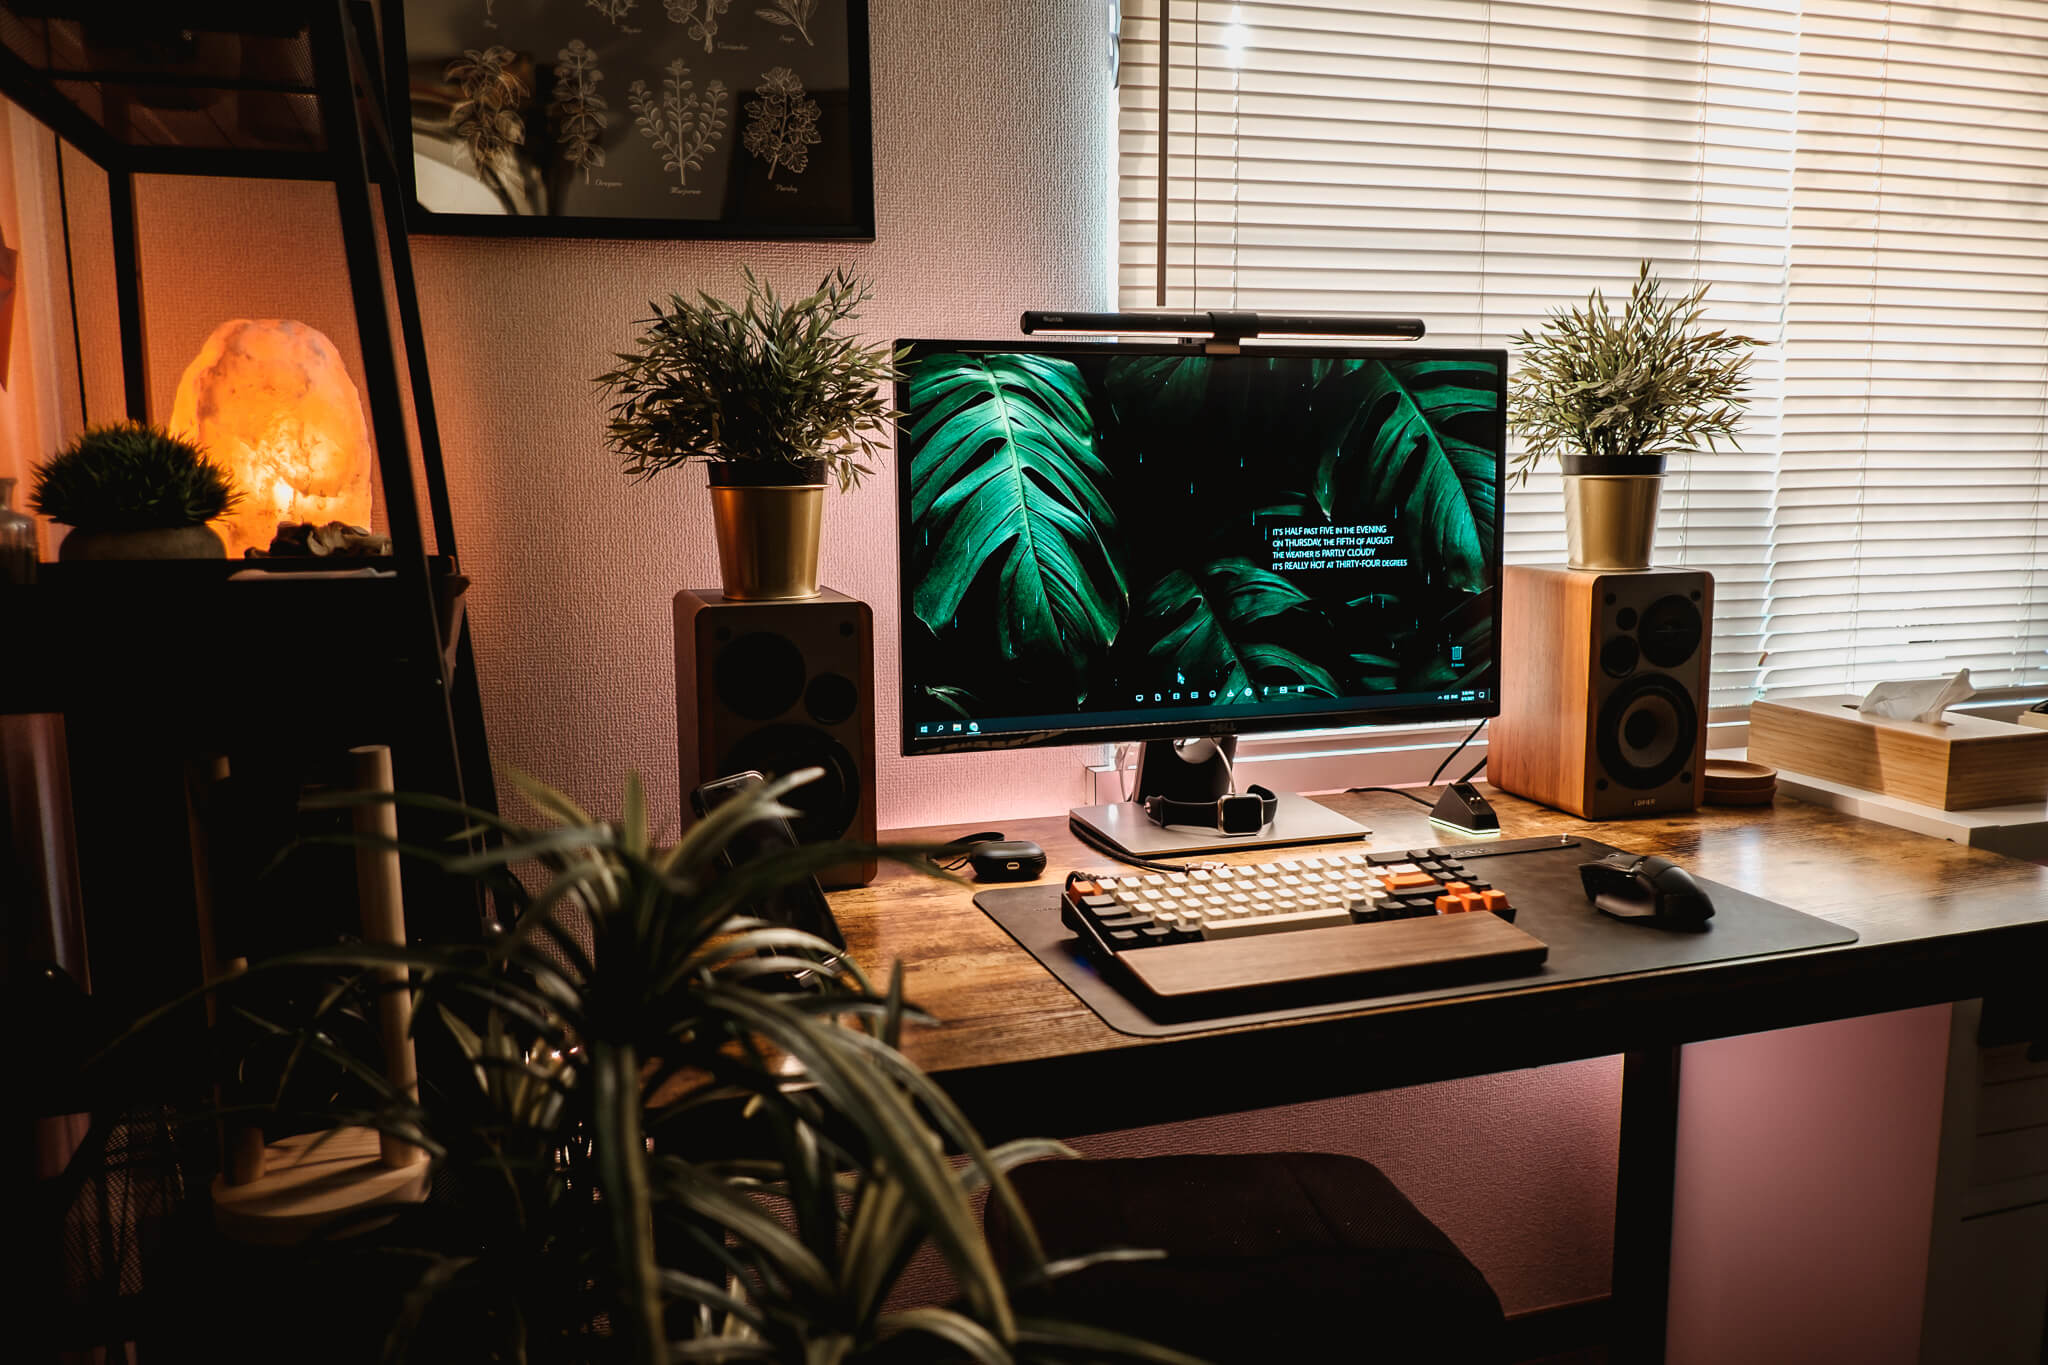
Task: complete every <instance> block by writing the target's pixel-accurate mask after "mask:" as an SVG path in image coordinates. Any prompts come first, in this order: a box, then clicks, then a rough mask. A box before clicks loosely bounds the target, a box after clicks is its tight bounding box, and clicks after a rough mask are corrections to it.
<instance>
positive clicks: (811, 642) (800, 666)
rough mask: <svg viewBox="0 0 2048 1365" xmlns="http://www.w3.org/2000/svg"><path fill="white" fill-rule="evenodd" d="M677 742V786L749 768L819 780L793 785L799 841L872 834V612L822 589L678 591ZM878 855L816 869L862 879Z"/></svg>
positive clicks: (833, 882)
mask: <svg viewBox="0 0 2048 1365" xmlns="http://www.w3.org/2000/svg"><path fill="white" fill-rule="evenodd" d="M675 617H676V748H677V751H678V754H677V757H678V760H679V763H680V767H681V772H682V785H683V791H684V793H685V794H687V793H688V792H689V791H690V790H691V789H692V788H694V787H696V786H698V785H699V784H701V783H704V782H708V781H710V780H711V779H712V778H715V777H727V776H730V775H731V774H733V773H736V772H744V771H746V770H747V769H749V768H753V769H757V770H759V771H760V772H763V773H766V774H767V775H768V776H770V777H780V776H782V775H783V774H784V773H790V772H794V771H796V770H797V769H799V768H823V769H824V770H825V775H824V776H823V777H821V778H819V779H818V780H816V781H814V782H810V783H807V784H806V785H804V786H801V787H798V788H797V789H796V790H795V791H793V792H791V793H790V794H789V795H788V797H787V798H785V799H786V800H787V801H788V803H789V804H790V805H791V806H793V807H795V808H796V809H797V810H798V811H799V812H801V813H800V815H799V816H798V818H797V819H796V820H794V821H792V824H793V825H794V826H795V829H796V837H797V838H798V840H800V841H801V842H803V843H807V844H808V843H821V842H824V841H825V840H828V839H851V840H858V841H861V842H865V843H873V842H874V840H875V617H874V613H873V612H872V611H870V610H869V609H868V605H867V603H865V602H857V601H855V600H854V599H853V598H851V597H848V596H846V595H845V594H843V593H836V592H833V591H832V590H831V589H830V588H827V589H825V590H824V591H823V592H821V593H820V594H819V595H818V596H816V597H806V598H799V599H796V600H793V601H782V602H736V601H732V600H730V599H728V598H726V597H725V596H723V595H722V594H720V593H717V592H713V591H710V590H708V589H691V588H685V589H683V590H682V591H681V592H679V593H677V594H676V596H675ZM874 879H875V860H874V859H873V858H869V859H866V860H864V861H862V862H859V863H853V864H846V865H841V866H838V867H833V868H830V869H828V870H827V871H825V872H821V873H819V874H818V880H819V881H820V882H821V883H823V884H824V885H826V886H864V885H866V884H867V883H869V882H871V881H873V880H874Z"/></svg>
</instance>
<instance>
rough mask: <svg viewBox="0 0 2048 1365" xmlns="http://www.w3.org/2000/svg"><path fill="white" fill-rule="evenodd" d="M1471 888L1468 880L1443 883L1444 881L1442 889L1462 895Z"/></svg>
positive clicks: (1455, 894)
mask: <svg viewBox="0 0 2048 1365" xmlns="http://www.w3.org/2000/svg"><path fill="white" fill-rule="evenodd" d="M1471 889H1472V885H1471V883H1470V882H1445V883H1444V890H1446V891H1448V892H1450V893H1451V894H1452V895H1453V896H1462V895H1464V894H1465V893H1466V892H1467V891H1470V890H1471Z"/></svg>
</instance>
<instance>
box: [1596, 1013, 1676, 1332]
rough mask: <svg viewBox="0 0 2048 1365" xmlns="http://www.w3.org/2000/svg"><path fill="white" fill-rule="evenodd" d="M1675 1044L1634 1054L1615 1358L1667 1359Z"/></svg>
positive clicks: (1617, 1224)
mask: <svg viewBox="0 0 2048 1365" xmlns="http://www.w3.org/2000/svg"><path fill="white" fill-rule="evenodd" d="M1678 1056H1679V1049H1678V1047H1677V1046H1676V1045H1673V1046H1671V1047H1653V1048H1645V1049H1643V1050H1641V1051H1638V1052H1631V1053H1629V1054H1627V1057H1626V1059H1625V1060H1624V1062H1623V1065H1622V1073H1621V1159H1620V1169H1619V1171H1618V1172H1617V1175H1616V1179H1615V1186H1616V1188H1615V1194H1614V1281H1613V1293H1614V1300H1613V1302H1614V1316H1613V1340H1612V1343H1611V1350H1612V1355H1611V1358H1612V1360H1613V1362H1614V1365H1661V1362H1662V1361H1663V1359H1664V1326H1665V1313H1666V1310H1667V1308H1668V1307H1669V1303H1670V1297H1671V1193H1672V1186H1673V1183H1674V1181H1675V1179H1676V1176H1677V1160H1678Z"/></svg>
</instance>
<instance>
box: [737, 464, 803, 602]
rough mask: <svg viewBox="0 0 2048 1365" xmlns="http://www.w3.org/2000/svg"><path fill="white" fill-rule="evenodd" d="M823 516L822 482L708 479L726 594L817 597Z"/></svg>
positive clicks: (745, 598)
mask: <svg viewBox="0 0 2048 1365" xmlns="http://www.w3.org/2000/svg"><path fill="white" fill-rule="evenodd" d="M824 517H825V485H824V484H822V483H804V484H755V485H734V484H727V485H720V484H713V485H712V486H711V520H712V526H713V528H714V529H715V531H716V533H717V536H718V572H719V576H720V577H721V578H722V579H724V580H725V595H726V596H727V597H729V598H732V599H733V600H734V601H739V602H778V601H787V600H789V599H791V598H798V597H816V596H817V595H818V528H819V526H820V525H821V524H822V523H823V521H824Z"/></svg>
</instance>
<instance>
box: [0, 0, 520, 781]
mask: <svg viewBox="0 0 2048 1365" xmlns="http://www.w3.org/2000/svg"><path fill="white" fill-rule="evenodd" d="M229 21H247V22H248V23H249V25H250V27H249V29H248V31H247V35H246V36H247V37H248V40H249V42H250V44H251V50H261V51H263V52H265V53H266V54H267V56H268V58H269V59H270V60H271V64H272V68H273V69H283V68H291V69H295V70H304V69H307V68H308V67H309V68H310V71H311V76H312V80H311V83H310V84H303V83H300V82H299V81H297V80H295V79H285V78H274V77H273V76H267V75H258V76H247V75H236V74H229V73H224V72H217V71H212V70H205V69H184V70H181V69H180V68H179V65H178V63H177V62H176V61H175V60H160V56H161V54H160V53H157V52H150V53H148V54H146V55H143V56H138V55H137V54H136V53H135V52H133V51H130V52H126V53H119V54H118V56H117V58H116V62H117V64H115V65H110V66H108V67H107V68H106V69H97V68H95V67H94V66H92V65H91V64H90V63H88V64H86V65H85V66H80V64H79V63H78V61H77V60H75V58H77V57H79V56H81V55H85V54H88V53H89V52H90V51H91V50H93V45H92V44H91V43H90V42H88V38H89V37H91V38H99V39H104V38H106V37H107V36H108V35H109V34H125V35H131V36H135V37H138V38H139V37H148V36H151V35H171V36H172V38H173V39H175V38H178V37H183V38H188V39H189V38H191V36H192V34H193V33H194V32H195V31H200V30H206V29H207V28H208V24H209V22H229ZM124 22H127V23H129V24H130V26H129V27H125V28H124V27H120V25H121V24H122V23H124ZM93 23H97V24H99V25H100V26H101V27H99V28H97V29H89V28H88V27H87V26H88V25H89V24H93ZM67 26H68V27H67ZM264 44H269V45H271V46H268V47H263V46H262V45H264ZM175 45H176V44H175V42H173V43H172V46H173V47H175ZM109 46H110V45H109V44H107V43H104V42H102V43H100V44H99V48H100V50H106V49H107V48H108V47H109ZM111 46H113V47H114V48H116V49H117V50H118V47H119V44H113V45H111ZM381 51H382V47H381V43H380V42H379V38H378V33H377V18H376V15H375V14H374V13H373V11H372V9H371V7H370V5H368V4H367V3H363V2H362V0H305V3H302V4H296V5H295V4H292V3H289V0H274V3H265V4H262V5H251V4H248V3H240V4H237V3H235V0H157V3H154V4H150V5H147V6H141V5H136V4H133V3H128V4H122V3H118V0H68V2H67V0H27V3H20V2H19V0H0V94H5V95H6V96H7V97H8V98H9V99H11V100H13V101H14V102H15V103H16V104H17V105H19V106H20V107H21V108H23V109H24V110H26V111H27V112H28V113H30V114H31V115H33V116H34V117H35V118H37V119H38V120H39V121H41V122H42V123H43V124H45V125H46V126H47V127H49V128H50V129H51V130H52V131H53V132H54V133H55V134H56V135H57V136H58V137H60V138H61V139H63V140H64V141H65V142H68V143H69V144H70V145H71V146H72V147H73V148H75V149H76V150H77V151H78V152H79V153H80V154H82V155H84V156H85V157H87V158H89V159H90V160H91V161H93V162H94V163H95V164H96V165H98V166H99V167H100V168H101V169H102V170H103V171H104V172H105V173H106V177H107V189H108V194H107V200H108V212H109V217H110V220H111V227H112V230H113V253H114V278H115V292H116V304H117V312H118V322H119V333H120V349H121V365H122V374H123V402H124V406H125V409H126V414H127V415H128V416H129V417H131V418H134V419H137V420H147V417H148V384H147V374H148V370H147V357H146V353H145V350H144V319H143V297H142V279H141V262H140V260H139V257H138V251H137V242H136V216H135V181H136V177H137V176H139V175H149V174H167V175H208V176H227V177H236V178H263V179H268V178H289V179H310V180H324V181H328V182H331V183H332V184H333V186H334V190H335V202H336V208H337V210H338V218H339V227H340V232H341V241H342V246H343V250H344V254H345V257H346V261H347V267H348V279H349V289H350V296H351V300H352V303H353V305H354V312H355V322H356V331H357V340H358V343H359V346H360V350H361V355H362V365H363V375H362V379H363V387H362V392H363V395H364V398H365V402H366V406H367V408H368V415H369V418H370V427H371V434H372V438H373V441H374V444H375V448H376V450H377V453H378V458H377V468H378V482H379V486H380V491H381V493H382V496H383V502H384V508H385V512H386V516H387V519H388V523H389V531H390V535H391V541H392V554H391V557H390V558H389V560H388V561H386V562H385V567H387V568H390V569H392V570H393V571H395V573H396V581H395V583H394V582H393V581H391V580H390V579H386V580H384V581H383V585H382V589H381V590H379V591H375V592H365V593H361V594H357V595H355V596H353V597H351V598H350V599H349V600H359V601H362V602H367V603H374V604H375V607H374V610H376V611H379V612H390V613H393V631H392V637H391V639H390V640H389V641H388V642H387V643H388V644H389V646H390V650H391V653H390V657H391V658H393V659H395V660H398V661H401V662H402V663H403V665H404V669H405V673H404V677H405V682H404V688H405V690H407V691H408V692H411V691H414V690H416V691H417V695H416V696H415V697H414V699H413V703H414V704H413V713H414V715H415V723H414V725H413V726H412V728H411V732H410V733H411V735H412V736H413V738H414V739H415V741H416V742H417V741H424V743H423V746H422V747H423V749H425V750H430V751H431V752H432V753H433V755H434V756H435V759H434V762H433V763H432V764H431V765H427V766H430V767H431V768H432V769H434V770H435V773H434V775H435V777H436V779H437V780H435V781H434V782H433V783H432V784H431V785H432V789H433V790H436V791H439V792H441V793H443V794H445V795H448V796H451V797H455V798H457V799H461V800H466V801H467V802H469V803H470V804H472V805H478V806H483V807H485V808H491V809H494V808H495V806H496V790H495V785H494V781H493V778H492V774H491V769H490V762H489V753H488V748H487V745H486V742H485V734H484V725H483V714H482V703H481V698H480V696H479V693H478V690H477V680H476V667H475V659H474V655H473V652H472V649H471V644H470V638H469V626H468V620H467V615H466V613H464V612H462V611H461V609H460V604H459V601H458V600H457V598H456V596H455V595H454V594H453V593H451V591H450V585H451V583H453V582H456V581H458V577H459V574H460V564H459V560H458V558H457V554H456V541H455V523H454V517H453V513H452V509H451V507H450V503H449V497H448V483H447V474H446V470H445V468H444V465H443V462H442V458H441V434H440V427H439V423H438V421H437V419H436V414H435V407H434V400H433V388H432V383H431V380H430V377H429V374H428V367H427V358H426V350H425V335H424V332H423V330H422V326H421V322H420V314H419V304H418V297H417V291H416V288H415V283H414V277H413V267H412V256H411V250H410V245H409V241H408V233H407V225H406V219H405V204H404V195H403V193H402V192H399V191H398V190H397V188H396V187H397V186H398V185H399V183H400V181H399V172H398V161H397V155H398V154H397V150H396V147H395V144H394V143H393V141H392V137H391V124H390V120H389V117H388V115H387V113H386V111H387V110H388V109H389V108H390V105H389V101H388V99H387V97H386V91H385V87H384V76H383V72H382V69H381V67H380V66H379V65H378V63H377V62H375V61H373V60H371V57H370V54H375V53H379V52H381ZM280 54H283V55H282V56H280ZM174 55H175V54H174ZM60 56H61V57H62V58H63V60H62V61H59V60H58V58H59V57H60ZM39 61H40V62H41V63H42V64H41V65H39V64H38V62H39ZM188 66H189V67H192V68H203V67H204V66H205V63H203V62H199V61H196V60H195V61H194V62H192V63H189V64H188ZM158 68H161V69H158ZM151 87H156V88H159V89H165V90H176V91H181V92H204V91H208V90H216V91H222V92H226V91H242V92H261V93H264V94H268V95H273V96H275V95H282V96H285V97H291V96H298V95H305V96H311V97H312V100H313V101H314V103H315V105H316V106H317V114H318V118H317V128H314V129H312V130H310V131H311V133H312V134H313V136H312V137H311V139H310V140H311V141H312V142H313V143H314V145H313V146H311V147H310V148H298V147H294V148H280V147H264V146H247V145H243V146H232V145H217V146H190V145H167V144H165V143H161V142H152V141H137V140H132V139H131V138H129V137H124V135H123V134H124V133H126V134H134V133H135V132H136V131H137V130H136V123H135V120H134V119H133V118H132V117H130V116H129V111H130V110H131V109H132V108H133V107H134V103H135V102H134V101H131V100H129V99H128V98H127V97H126V96H125V95H124V96H122V97H120V98H112V99H110V98H108V92H109V91H110V90H111V91H116V92H122V91H128V90H130V89H132V90H133V91H136V92H143V91H147V90H148V89H150V88H151ZM67 88H68V89H73V90H76V89H80V88H84V89H90V90H92V91H95V92H97V98H96V99H95V101H93V103H94V104H95V106H96V108H97V113H96V112H95V109H93V108H88V107H86V106H85V105H82V104H81V103H80V102H78V101H77V100H75V99H73V98H72V97H71V96H70V95H69V94H67V93H66V92H67ZM143 103H145V104H146V103H147V102H146V101H144V102H143ZM179 108H180V110H181V111H183V112H190V111H189V109H185V108H184V106H182V105H180V106H179ZM117 113H118V118H117V117H115V115H116V114H117ZM213 125H214V127H215V128H217V129H220V131H221V132H222V135H223V137H224V138H225V137H226V136H227V130H226V129H225V128H224V127H222V125H221V124H220V123H219V121H218V120H213ZM373 185H375V186H381V187H382V191H383V192H382V193H381V194H375V193H373V192H372V186H373ZM380 218H381V227H382V238H381V241H380V237H379V231H378V229H379V226H380ZM387 265H388V268H389V272H390V273H389V276H388V278H387V276H386V274H385V269H386V266H387ZM387 286H388V287H389V288H390V290H391V292H392V295H393V296H394V297H395V299H396V314H397V316H396V318H395V319H394V318H393V316H392V312H391V310H390V309H389V308H387V306H386V289H387ZM394 321H395V323H396V326H397V343H396V344H394V341H393V335H394V333H393V323H394ZM401 363H403V365H404V368H405V375H404V377H405V380H406V381H407V383H409V387H410V392H411V398H412V411H413V429H414V430H415V431H416V432H417V435H418V445H419V452H420V469H421V472H422V474H423V475H424V484H425V488H426V504H427V505H426V507H425V509H424V513H425V521H424V522H423V519H422V511H423V509H422V508H421V506H420V499H419V498H418V496H417V495H416V493H415V491H414V484H413V466H412V461H411V457H410V451H411V441H410V439H409V435H410V433H409V432H408V429H407V423H406V404H405V398H406V386H405V385H404V384H402V383H401V376H400V365H401ZM429 524H430V525H431V527H432V531H433V544H432V549H431V551H430V549H429V546H428V543H427V538H426V528H427V525H429ZM344 567H345V566H344ZM224 577H225V575H223V578H224ZM329 583H330V585H331V583H332V580H329ZM45 586H48V587H50V588H51V589H52V590H53V591H55V590H57V588H58V585H55V584H51V585H38V586H37V587H35V588H31V589H28V590H26V591H29V592H40V591H41V590H42V589H43V588H44V587H45ZM247 586H249V585H245V584H242V583H239V582H237V583H227V584H222V585H219V586H214V587H211V588H210V589H209V590H207V591H205V592H202V593H199V594H197V595H195V597H194V599H193V601H192V604H191V607H190V610H192V611H195V612H196V611H199V610H203V609H211V610H219V609H221V606H222V603H223V602H230V603H231V602H233V601H234V600H235V599H237V598H238V597H240V596H241V595H242V594H241V593H240V591H239V590H241V589H243V588H245V587H247ZM274 590H275V589H271V590H270V591H274ZM63 591H64V592H65V594H66V596H67V597H71V598H76V596H77V593H78V588H77V585H76V584H73V585H72V586H70V587H69V588H66V589H63ZM259 591H264V589H261V588H259ZM285 591H297V588H296V587H295V588H293V589H285ZM322 591H325V590H322ZM144 595H145V596H147V595H149V594H144ZM11 709H17V708H16V707H15V706H14V705H13V704H12V700H11V699H10V698H9V697H8V696H7V695H5V694H4V693H0V711H5V710H11ZM415 771H422V768H420V767H416V768H415Z"/></svg>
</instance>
